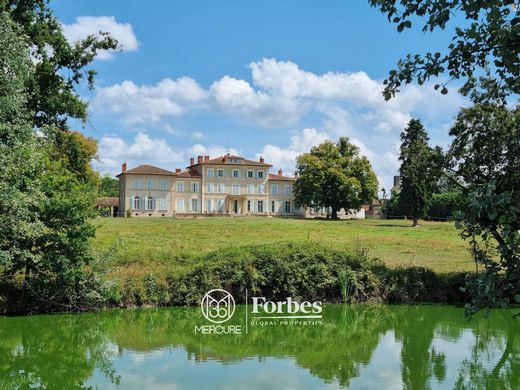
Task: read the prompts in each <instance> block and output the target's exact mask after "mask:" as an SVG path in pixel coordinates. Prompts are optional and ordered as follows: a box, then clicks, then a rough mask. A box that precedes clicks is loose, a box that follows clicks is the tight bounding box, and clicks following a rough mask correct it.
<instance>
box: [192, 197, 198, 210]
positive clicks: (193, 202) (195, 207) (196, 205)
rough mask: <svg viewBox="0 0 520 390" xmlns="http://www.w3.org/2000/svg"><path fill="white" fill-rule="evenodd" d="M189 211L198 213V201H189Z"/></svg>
mask: <svg viewBox="0 0 520 390" xmlns="http://www.w3.org/2000/svg"><path fill="white" fill-rule="evenodd" d="M191 211H199V200H198V199H192V200H191Z"/></svg>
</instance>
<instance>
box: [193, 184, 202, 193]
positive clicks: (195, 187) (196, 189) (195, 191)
mask: <svg viewBox="0 0 520 390" xmlns="http://www.w3.org/2000/svg"><path fill="white" fill-rule="evenodd" d="M191 192H194V193H199V192H200V191H199V183H198V182H196V181H193V182H191Z"/></svg>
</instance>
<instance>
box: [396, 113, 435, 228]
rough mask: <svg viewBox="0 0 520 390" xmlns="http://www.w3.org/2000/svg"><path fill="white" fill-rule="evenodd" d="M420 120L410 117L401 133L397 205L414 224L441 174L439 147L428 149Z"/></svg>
mask: <svg viewBox="0 0 520 390" xmlns="http://www.w3.org/2000/svg"><path fill="white" fill-rule="evenodd" d="M428 141H429V138H428V134H427V133H426V130H425V129H424V126H423V125H422V123H421V121H420V120H419V119H411V120H410V122H408V126H407V127H406V128H405V129H404V131H403V132H402V133H401V154H400V156H399V160H400V161H401V168H400V169H399V173H400V175H401V191H400V193H399V204H400V208H401V210H403V211H404V212H405V214H406V215H407V216H410V217H412V218H413V226H414V227H415V226H417V225H418V224H419V218H422V217H424V216H425V215H426V213H427V211H428V208H429V206H430V200H431V198H432V195H433V193H434V192H435V189H436V185H437V181H438V179H439V176H440V174H441V169H442V163H443V157H442V151H441V150H440V148H438V147H436V148H431V147H430V145H429V144H428Z"/></svg>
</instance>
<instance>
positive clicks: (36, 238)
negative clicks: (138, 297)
mask: <svg viewBox="0 0 520 390" xmlns="http://www.w3.org/2000/svg"><path fill="white" fill-rule="evenodd" d="M45 4H46V2H43V1H16V2H15V1H11V2H5V1H4V2H0V6H1V8H0V36H1V39H0V287H1V290H0V291H1V292H0V295H1V299H0V302H1V303H2V305H4V310H11V311H12V310H24V311H25V310H27V311H38V310H54V309H60V310H63V309H70V310H71V309H77V308H80V307H82V306H84V305H85V304H88V302H92V299H96V298H97V295H96V293H95V291H93V290H92V286H93V284H92V282H93V279H91V278H89V277H88V276H89V274H87V273H86V272H85V266H86V265H88V264H89V263H90V262H91V260H92V259H93V257H92V252H91V250H90V247H89V240H90V239H91V237H92V236H93V234H94V229H93V227H92V226H91V225H90V224H89V223H88V218H89V217H91V216H92V206H93V204H94V200H95V194H96V182H95V180H94V178H95V176H96V175H94V173H93V172H92V170H91V167H90V160H91V158H92V156H93V155H95V152H96V145H95V142H93V141H92V140H91V139H88V138H85V137H83V136H82V135H81V134H80V133H77V132H71V131H69V130H68V128H67V123H66V120H67V118H68V117H70V116H75V117H78V118H82V115H83V114H84V113H83V112H82V111H81V110H79V111H74V109H73V108H74V107H78V106H83V107H86V105H85V104H84V103H83V102H82V101H81V99H80V98H79V96H78V95H77V94H76V93H75V92H74V85H75V83H76V82H79V80H80V77H79V76H76V77H75V76H70V75H74V73H75V72H79V73H77V75H79V74H80V73H81V69H82V68H83V66H85V65H87V64H88V61H89V59H90V61H91V60H92V59H93V57H91V56H90V55H87V56H86V57H84V58H83V60H82V61H79V62H77V61H76V60H77V58H76V56H75V55H71V56H68V55H67V54H66V53H68V49H67V47H68V48H69V49H70V48H71V46H70V45H69V44H68V43H67V42H66V40H65V38H64V37H63V35H62V33H61V29H60V27H59V23H58V22H57V21H56V20H55V19H54V17H53V16H52V13H51V11H50V10H49V9H48V8H46V5H45ZM59 34H61V37H62V38H63V39H62V40H59V39H58V35H59ZM55 40H56V41H55ZM91 42H93V41H91ZM46 44H48V45H49V46H46ZM53 44H55V45H56V47H55V49H56V50H55V51H54V53H55V54H54V55H52V56H51V55H50V54H49V58H48V59H47V60H46V59H45V58H43V59H42V58H39V57H37V56H36V57H35V54H34V50H35V48H45V47H47V48H49V47H54V46H53ZM78 45H80V46H74V47H76V48H78V47H82V46H81V44H78ZM87 47H91V48H92V47H96V44H93V46H92V45H90V46H88V45H87ZM83 48H84V49H85V50H86V51H87V52H88V50H89V49H88V48H85V47H83ZM42 50H43V49H42ZM78 50H79V49H78ZM92 50H95V49H92ZM36 51H38V50H37V49H36ZM49 52H52V50H51V49H49ZM56 53H61V54H56ZM78 53H79V52H77V53H76V54H78ZM69 54H70V53H69ZM44 57H45V56H44ZM64 74H67V75H69V76H67V77H65V76H63V75H64ZM68 77H71V79H68ZM67 91H68V92H67ZM35 130H37V131H35Z"/></svg>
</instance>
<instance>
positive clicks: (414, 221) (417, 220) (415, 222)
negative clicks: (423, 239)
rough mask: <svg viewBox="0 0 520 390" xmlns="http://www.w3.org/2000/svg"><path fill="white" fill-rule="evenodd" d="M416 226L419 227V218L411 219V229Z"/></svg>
mask: <svg viewBox="0 0 520 390" xmlns="http://www.w3.org/2000/svg"><path fill="white" fill-rule="evenodd" d="M417 226H419V218H417V217H413V225H412V227H417Z"/></svg>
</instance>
